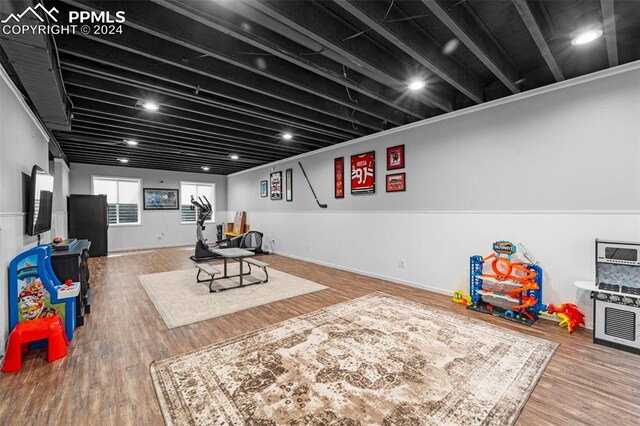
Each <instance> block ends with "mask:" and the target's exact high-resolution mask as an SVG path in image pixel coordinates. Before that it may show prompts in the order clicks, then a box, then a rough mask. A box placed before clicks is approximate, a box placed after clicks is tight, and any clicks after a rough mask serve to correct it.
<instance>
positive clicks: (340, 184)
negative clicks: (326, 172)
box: [333, 157, 344, 198]
mask: <svg viewBox="0 0 640 426" xmlns="http://www.w3.org/2000/svg"><path fill="white" fill-rule="evenodd" d="M333 176H334V180H333V187H334V194H335V198H344V157H338V158H335V159H334V160H333Z"/></svg>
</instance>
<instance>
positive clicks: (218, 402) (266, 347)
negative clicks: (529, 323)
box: [151, 293, 558, 425]
mask: <svg viewBox="0 0 640 426" xmlns="http://www.w3.org/2000/svg"><path fill="white" fill-rule="evenodd" d="M557 346H558V345H557V344H556V343H554V342H550V341H547V340H543V339H540V338H536V337H532V336H528V335H526V334H523V333H519V332H516V331H511V330H508V329H504V328H501V327H498V326H494V325H491V324H488V323H485V322H483V321H481V320H475V319H470V318H467V317H464V316H460V315H457V314H453V313H450V312H445V311H441V310H438V309H434V308H430V307H428V306H425V305H422V304H419V303H414V302H410V301H407V300H405V299H401V298H396V297H393V296H389V295H386V294H383V293H373V294H371V295H368V296H365V297H361V298H359V299H355V300H353V301H350V302H346V303H341V304H338V305H334V306H331V307H328V308H325V309H322V310H319V311H316V312H313V313H310V314H306V315H302V316H299V317H296V318H293V319H291V320H288V321H285V322H282V323H279V324H276V325H273V326H270V327H267V328H264V329H261V330H257V331H255V332H252V333H249V334H246V335H243V336H239V337H236V338H233V339H230V340H227V341H224V342H221V343H216V344H213V345H210V346H207V347H205V348H202V349H199V350H196V351H194V352H190V353H187V354H184V355H181V356H177V357H174V358H169V359H165V360H162V361H155V362H154V363H152V364H151V376H152V379H153V383H154V386H155V388H156V393H157V395H158V399H159V401H160V408H161V410H162V413H163V415H164V418H165V421H166V423H167V424H169V425H185V424H198V425H242V424H248V425H372V424H385V425H418V424H419V425H490V424H491V425H509V424H513V423H514V422H515V420H516V418H517V417H518V414H519V413H520V410H521V409H522V407H523V406H524V404H525V403H526V401H527V398H528V397H529V395H530V394H531V392H532V391H533V389H534V387H535V385H536V383H537V381H538V379H539V378H540V376H541V375H542V373H543V372H544V370H545V368H546V366H547V364H548V362H549V360H550V359H551V357H552V356H553V353H554V351H555V349H556V347H557Z"/></svg>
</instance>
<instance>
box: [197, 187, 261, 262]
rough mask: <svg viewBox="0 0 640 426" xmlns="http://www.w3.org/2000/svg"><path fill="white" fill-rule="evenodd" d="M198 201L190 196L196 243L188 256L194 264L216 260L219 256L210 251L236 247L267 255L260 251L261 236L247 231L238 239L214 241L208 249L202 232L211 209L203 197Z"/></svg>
mask: <svg viewBox="0 0 640 426" xmlns="http://www.w3.org/2000/svg"><path fill="white" fill-rule="evenodd" d="M198 200H199V201H198ZM198 200H196V199H195V198H194V196H193V195H192V196H191V208H192V209H193V208H196V210H197V214H198V217H197V229H196V236H197V238H198V241H197V242H196V250H195V253H194V255H193V256H190V258H191V260H193V261H195V262H204V261H206V260H211V259H218V258H220V257H221V256H219V255H217V254H216V253H214V252H213V251H212V249H216V248H233V247H237V248H241V249H245V250H250V251H253V252H254V253H256V254H267V253H266V252H264V251H263V250H262V237H263V234H262V232H258V231H249V232H246V233H245V234H243V235H240V236H238V237H234V238H227V239H223V240H220V241H216V243H215V245H213V246H212V247H210V246H209V244H207V239H206V238H205V237H204V235H203V233H202V231H204V230H205V229H206V227H205V226H204V222H205V220H207V216H209V214H210V213H211V211H212V210H213V207H211V203H210V202H209V200H207V197H205V196H204V195H203V196H202V197H198Z"/></svg>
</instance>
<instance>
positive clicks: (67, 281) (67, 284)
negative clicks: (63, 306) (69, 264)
mask: <svg viewBox="0 0 640 426" xmlns="http://www.w3.org/2000/svg"><path fill="white" fill-rule="evenodd" d="M64 284H65V285H66V286H67V287H71V285H72V284H73V281H71V280H66V281H65V282H64Z"/></svg>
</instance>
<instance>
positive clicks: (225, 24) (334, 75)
mask: <svg viewBox="0 0 640 426" xmlns="http://www.w3.org/2000/svg"><path fill="white" fill-rule="evenodd" d="M152 1H154V2H155V3H157V4H159V5H161V6H163V7H166V8H168V9H170V10H172V11H173V12H176V13H179V14H180V15H182V16H185V17H187V18H189V19H191V20H193V21H196V22H199V23H201V24H203V25H206V26H207V27H209V28H211V29H214V30H216V31H219V32H221V33H224V34H226V35H229V36H231V37H234V38H236V39H237V40H239V41H241V42H243V43H246V44H247V45H249V46H252V47H255V48H257V49H260V50H261V51H263V52H264V53H266V54H267V57H268V55H272V56H274V57H277V58H279V59H281V60H283V61H286V62H288V63H289V64H293V65H295V66H297V67H299V68H301V69H302V70H306V71H309V72H310V73H313V74H316V75H319V76H321V77H323V78H325V79H328V80H330V81H333V82H335V83H337V84H340V85H342V86H344V87H346V88H348V89H350V90H353V91H354V92H357V93H360V94H361V95H364V96H367V97H370V98H371V99H374V100H376V101H378V102H381V103H383V104H386V105H387V106H389V107H391V108H393V109H397V110H398V111H400V112H402V113H403V114H408V115H410V116H412V117H415V118H418V119H422V118H425V117H426V116H425V115H424V113H421V112H420V110H419V108H417V107H418V106H417V105H405V100H399V99H398V96H397V93H396V92H395V91H393V90H389V89H387V88H386V87H380V86H378V87H376V90H372V89H370V87H371V86H372V85H371V84H367V82H357V81H354V80H353V79H352V78H349V77H348V76H345V75H344V73H343V72H342V71H343V70H342V69H340V68H341V67H340V64H338V63H334V62H331V61H328V60H327V59H324V60H322V59H323V57H322V56H317V55H307V56H305V57H303V56H302V55H301V54H300V51H299V49H300V46H297V45H296V46H295V47H293V46H292V47H290V48H287V47H288V46H285V45H284V44H285V42H283V40H280V38H281V37H280V36H278V39H279V40H278V42H279V43H278V44H276V43H274V42H272V41H271V40H270V38H273V37H274V36H276V35H277V34H274V33H273V32H272V31H270V29H263V28H262V27H256V26H252V27H251V28H250V29H249V28H247V29H244V28H243V27H242V26H237V25H235V23H234V22H229V21H227V20H224V19H222V18H220V17H219V16H215V15H213V14H212V13H207V12H206V11H204V10H201V8H202V7H205V6H206V7H220V6H229V7H235V5H234V4H233V2H232V3H228V4H227V3H221V4H220V5H218V4H216V3H195V4H194V3H192V4H187V3H185V2H184V1H178V0H152ZM218 15H220V14H218ZM221 43H224V44H226V45H228V44H229V43H228V42H225V41H221ZM293 48H296V49H297V50H298V51H294V50H293ZM216 50H218V51H219V50H220V49H219V48H218V49H216ZM266 62H267V63H268V66H269V67H272V66H273V65H274V64H273V62H274V61H273V60H272V59H269V60H268V61H266ZM283 66H284V67H287V66H290V65H288V64H283ZM276 72H277V71H276ZM303 74H304V72H303V71H302V74H301V73H300V72H299V73H298V75H299V76H301V75H303ZM309 77H310V78H312V79H313V77H312V76H311V75H310V76H309ZM325 90H326V88H325ZM343 95H344V93H343ZM362 100H363V98H362V97H359V103H360V101H362ZM389 120H390V121H395V120H397V118H396V119H394V117H393V116H392V115H389Z"/></svg>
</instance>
